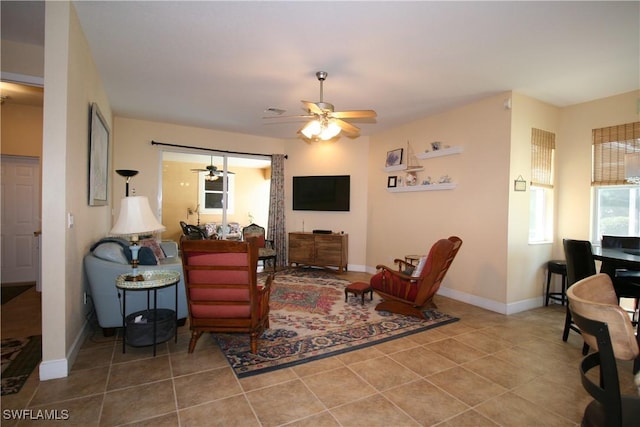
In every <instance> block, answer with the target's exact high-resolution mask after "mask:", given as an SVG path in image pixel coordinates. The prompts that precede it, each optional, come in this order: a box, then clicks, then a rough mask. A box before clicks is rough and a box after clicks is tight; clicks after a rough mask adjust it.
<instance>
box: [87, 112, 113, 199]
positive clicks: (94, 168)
mask: <svg viewBox="0 0 640 427" xmlns="http://www.w3.org/2000/svg"><path fill="white" fill-rule="evenodd" d="M90 125H91V131H90V136H89V206H106V205H107V204H108V203H109V191H108V188H107V187H108V183H109V175H108V174H109V134H110V131H109V127H108V126H107V122H106V120H105V119H104V117H103V116H102V113H101V112H100V109H99V108H98V104H96V103H95V102H94V103H93V104H91V123H90Z"/></svg>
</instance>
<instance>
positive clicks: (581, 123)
mask: <svg viewBox="0 0 640 427" xmlns="http://www.w3.org/2000/svg"><path fill="white" fill-rule="evenodd" d="M639 100H640V91H632V92H628V93H624V94H620V95H617V96H611V97H608V98H603V99H598V100H595V101H592V102H585V103H582V104H577V105H573V106H570V107H566V108H563V109H562V110H561V114H560V143H559V144H558V164H557V167H556V171H557V172H556V173H557V183H558V203H557V212H558V234H557V239H556V242H555V244H554V256H555V257H563V255H564V251H563V249H562V239H563V238H570V239H589V238H591V237H592V236H591V208H592V207H591V151H592V150H591V144H592V140H591V130H592V129H597V128H601V127H606V126H614V125H619V124H624V123H631V122H635V121H638V120H640V114H639V113H640V111H639V108H640V105H639V104H638V103H639Z"/></svg>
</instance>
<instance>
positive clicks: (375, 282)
mask: <svg viewBox="0 0 640 427" xmlns="http://www.w3.org/2000/svg"><path fill="white" fill-rule="evenodd" d="M461 245H462V240H461V239H460V238H459V237H456V236H451V237H449V238H448V239H440V240H438V241H437V242H436V243H435V244H434V245H433V246H432V247H431V250H430V251H429V255H427V257H425V258H424V259H421V260H420V262H419V263H418V266H417V267H415V269H413V271H412V272H410V271H409V270H411V269H412V268H413V266H412V265H411V264H410V263H408V262H406V261H403V260H401V259H395V260H394V263H396V264H398V269H397V270H394V269H392V268H389V267H387V266H384V265H378V266H376V268H377V269H378V270H380V271H379V272H378V273H376V274H375V275H374V276H373V277H371V281H370V283H371V287H372V288H373V291H374V292H376V293H377V294H379V295H380V296H381V297H382V299H383V301H382V302H381V303H379V304H378V305H377V306H376V310H382V311H391V312H393V313H399V314H406V315H409V316H415V317H420V318H423V319H424V318H426V317H425V315H424V313H423V311H424V310H425V309H427V308H430V307H435V306H436V305H435V304H434V302H433V297H434V296H435V294H436V292H438V289H440V284H441V283H442V279H444V276H445V274H446V273H447V271H448V270H449V267H450V266H451V263H452V262H453V259H454V258H455V257H456V254H457V253H458V250H460V246H461Z"/></svg>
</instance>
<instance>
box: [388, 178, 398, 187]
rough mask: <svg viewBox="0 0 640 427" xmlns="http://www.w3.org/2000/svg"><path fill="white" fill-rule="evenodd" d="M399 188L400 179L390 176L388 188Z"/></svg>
mask: <svg viewBox="0 0 640 427" xmlns="http://www.w3.org/2000/svg"><path fill="white" fill-rule="evenodd" d="M397 186H398V177H397V176H390V177H388V178H387V188H395V187H397Z"/></svg>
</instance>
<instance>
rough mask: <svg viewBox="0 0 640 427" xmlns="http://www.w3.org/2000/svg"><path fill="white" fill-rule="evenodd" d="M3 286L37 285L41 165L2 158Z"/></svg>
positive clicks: (36, 161)
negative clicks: (14, 284)
mask: <svg viewBox="0 0 640 427" xmlns="http://www.w3.org/2000/svg"><path fill="white" fill-rule="evenodd" d="M1 166H2V167H1V169H0V170H1V175H2V177H1V178H0V179H1V181H0V182H1V183H2V232H1V234H2V243H1V247H2V277H1V279H2V283H17V282H35V281H36V277H37V274H38V271H39V265H38V264H39V262H40V257H39V254H38V238H37V236H36V235H34V233H35V232H39V231H40V163H39V159H38V158H32V157H16V156H2V165H1Z"/></svg>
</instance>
